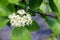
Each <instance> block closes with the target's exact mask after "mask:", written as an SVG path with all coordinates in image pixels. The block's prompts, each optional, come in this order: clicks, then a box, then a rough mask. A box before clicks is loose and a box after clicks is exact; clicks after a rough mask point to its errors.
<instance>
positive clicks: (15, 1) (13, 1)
mask: <svg viewBox="0 0 60 40" xmlns="http://www.w3.org/2000/svg"><path fill="white" fill-rule="evenodd" d="M8 1H9V2H10V3H12V4H14V3H17V2H19V0H8Z"/></svg>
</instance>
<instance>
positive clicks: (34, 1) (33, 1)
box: [29, 0, 43, 10]
mask: <svg viewBox="0 0 60 40" xmlns="http://www.w3.org/2000/svg"><path fill="white" fill-rule="evenodd" d="M42 1H43V0H29V7H30V9H32V10H35V9H38V8H39V6H40V5H41V3H42Z"/></svg>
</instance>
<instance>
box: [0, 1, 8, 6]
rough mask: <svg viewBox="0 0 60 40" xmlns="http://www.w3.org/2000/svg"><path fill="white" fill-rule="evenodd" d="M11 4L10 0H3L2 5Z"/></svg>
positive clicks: (0, 2)
mask: <svg viewBox="0 0 60 40" xmlns="http://www.w3.org/2000/svg"><path fill="white" fill-rule="evenodd" d="M8 4H9V2H8V0H1V1H0V6H7V5H8Z"/></svg>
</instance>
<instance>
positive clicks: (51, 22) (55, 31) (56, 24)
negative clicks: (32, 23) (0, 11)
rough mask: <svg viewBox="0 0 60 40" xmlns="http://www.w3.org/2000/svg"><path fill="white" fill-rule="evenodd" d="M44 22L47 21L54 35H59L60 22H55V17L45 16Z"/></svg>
mask: <svg viewBox="0 0 60 40" xmlns="http://www.w3.org/2000/svg"><path fill="white" fill-rule="evenodd" d="M46 22H47V23H48V25H49V26H50V28H51V30H52V32H53V34H54V35H55V36H57V35H59V34H60V23H59V22H57V20H56V19H53V18H47V19H46Z"/></svg>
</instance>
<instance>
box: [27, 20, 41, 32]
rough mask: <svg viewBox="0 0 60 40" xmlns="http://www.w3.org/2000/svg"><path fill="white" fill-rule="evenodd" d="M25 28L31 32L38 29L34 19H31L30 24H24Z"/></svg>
mask: <svg viewBox="0 0 60 40" xmlns="http://www.w3.org/2000/svg"><path fill="white" fill-rule="evenodd" d="M26 27H27V29H28V30H29V31H31V32H33V31H38V30H39V29H40V27H39V25H38V24H37V23H36V21H34V20H33V22H32V25H29V26H26Z"/></svg>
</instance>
